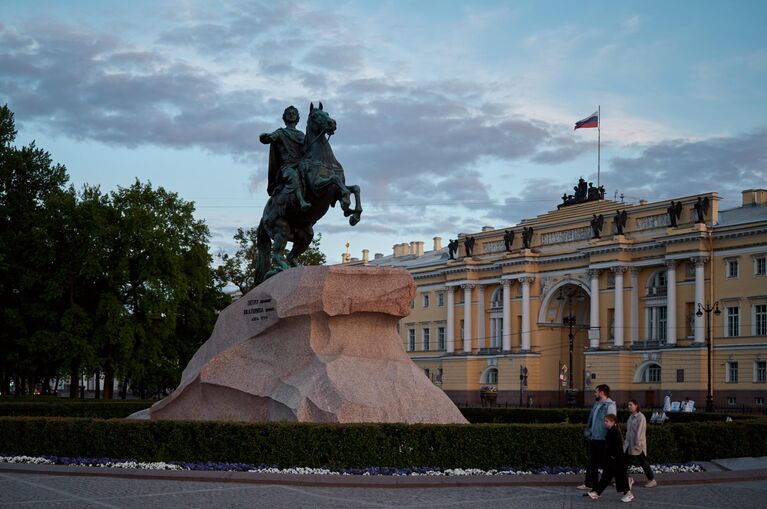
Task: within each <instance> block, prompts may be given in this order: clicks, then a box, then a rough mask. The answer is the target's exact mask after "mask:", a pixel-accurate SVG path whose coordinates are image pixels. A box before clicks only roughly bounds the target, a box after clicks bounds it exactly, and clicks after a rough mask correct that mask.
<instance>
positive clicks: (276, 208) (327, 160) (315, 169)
mask: <svg viewBox="0 0 767 509" xmlns="http://www.w3.org/2000/svg"><path fill="white" fill-rule="evenodd" d="M282 119H283V121H284V122H285V127H282V128H280V129H277V130H276V131H274V132H272V133H263V134H261V136H260V137H259V139H260V140H261V143H264V144H268V145H271V148H270V150H269V173H268V175H269V181H268V185H267V193H269V200H268V201H267V202H266V206H265V207H264V213H263V216H262V217H261V222H260V223H259V225H258V230H257V243H258V259H257V273H256V285H258V284H260V283H261V282H263V281H264V280H265V279H266V278H268V277H270V276H272V275H274V274H276V273H277V272H280V271H282V270H285V269H288V268H290V267H295V266H296V265H297V264H298V262H297V258H298V257H299V256H300V255H301V254H302V253H304V252H305V251H306V250H307V249H308V248H309V245H310V244H311V242H312V239H313V238H314V229H313V226H314V224H315V223H316V222H317V221H318V220H319V219H320V218H321V217H322V216H324V215H325V213H327V211H328V208H329V207H331V206H335V204H336V202H339V203H340V204H341V209H342V210H343V212H344V215H345V216H346V217H348V218H349V224H350V225H352V226H354V225H355V224H357V223H358V222H359V220H360V214H362V206H361V203H360V188H359V186H354V185H351V186H348V185H346V179H345V178H344V169H343V167H342V166H341V163H339V162H338V160H336V158H335V156H334V155H333V150H332V149H331V148H330V142H329V140H330V137H331V136H332V135H333V134H335V132H336V121H335V120H334V119H333V118H331V117H330V115H328V113H327V112H325V111H324V110H323V107H322V103H319V107H317V108H315V107H314V103H311V104H310V105H309V119H308V120H307V122H306V134H305V135H304V133H302V132H301V131H300V130H298V129H296V125H297V124H298V120H299V114H298V109H296V108H295V107H294V106H288V107H287V108H286V109H285V112H284V113H283V115H282ZM351 195H354V208H352V206H351ZM288 242H292V243H293V246H292V248H291V250H290V252H289V253H288V255H287V257H286V256H285V254H284V252H285V248H286V246H287V243H288ZM270 267H271V270H270Z"/></svg>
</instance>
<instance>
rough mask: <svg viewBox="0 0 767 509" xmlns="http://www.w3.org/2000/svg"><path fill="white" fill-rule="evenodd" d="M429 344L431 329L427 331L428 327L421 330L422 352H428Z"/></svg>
mask: <svg viewBox="0 0 767 509" xmlns="http://www.w3.org/2000/svg"><path fill="white" fill-rule="evenodd" d="M430 342H431V329H429V328H428V327H424V329H423V351H424V352H428V351H429V348H430V345H429V343H430Z"/></svg>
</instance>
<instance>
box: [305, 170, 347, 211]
mask: <svg viewBox="0 0 767 509" xmlns="http://www.w3.org/2000/svg"><path fill="white" fill-rule="evenodd" d="M330 184H333V185H335V186H336V188H338V192H339V193H340V194H341V198H340V200H339V202H341V208H342V209H343V210H344V212H346V211H347V210H348V209H349V206H350V205H351V202H350V201H349V194H350V192H349V188H348V187H346V184H345V183H344V181H343V180H342V179H341V178H340V177H339V176H338V175H331V176H330V177H322V178H319V179H317V180H316V181H315V183H314V186H315V187H316V188H317V189H322V188H323V187H325V186H327V185H330ZM345 215H346V216H348V215H349V214H345Z"/></svg>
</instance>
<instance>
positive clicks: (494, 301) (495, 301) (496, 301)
mask: <svg viewBox="0 0 767 509" xmlns="http://www.w3.org/2000/svg"><path fill="white" fill-rule="evenodd" d="M497 308H503V286H499V287H498V288H496V289H495V291H494V292H493V294H492V295H491V296H490V309H497Z"/></svg>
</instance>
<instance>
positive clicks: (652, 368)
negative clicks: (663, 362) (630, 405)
mask: <svg viewBox="0 0 767 509" xmlns="http://www.w3.org/2000/svg"><path fill="white" fill-rule="evenodd" d="M642 381H643V382H645V383H648V384H652V383H660V366H658V365H657V364H651V365H649V366H647V369H645V371H644V377H643V380H642Z"/></svg>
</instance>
